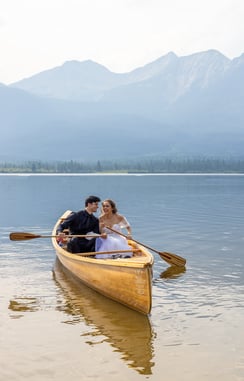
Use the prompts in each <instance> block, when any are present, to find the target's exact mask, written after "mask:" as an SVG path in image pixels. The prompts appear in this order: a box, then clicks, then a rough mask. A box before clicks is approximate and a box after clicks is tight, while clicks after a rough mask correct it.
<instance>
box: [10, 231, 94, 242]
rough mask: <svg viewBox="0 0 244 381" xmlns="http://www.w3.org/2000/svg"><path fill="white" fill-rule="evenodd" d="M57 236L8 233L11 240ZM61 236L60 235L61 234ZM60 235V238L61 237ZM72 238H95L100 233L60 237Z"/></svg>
mask: <svg viewBox="0 0 244 381" xmlns="http://www.w3.org/2000/svg"><path fill="white" fill-rule="evenodd" d="M53 237H54V238H55V237H56V238H58V237H60V236H59V235H39V234H32V233H22V232H15V233H10V234H9V238H10V239H11V241H25V240H28V239H34V238H53ZM61 237H62V236H61ZM61 237H60V238H61ZM71 237H72V238H73V237H78V238H95V237H100V234H94V235H84V234H77V235H65V236H64V237H62V238H71Z"/></svg>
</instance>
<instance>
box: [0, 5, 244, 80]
mask: <svg viewBox="0 0 244 381" xmlns="http://www.w3.org/2000/svg"><path fill="white" fill-rule="evenodd" d="M243 20H244V0H0V83H3V84H10V83H13V82H16V81H18V80H21V79H23V78H28V77H31V76H32V75H35V74H37V73H39V72H42V71H44V70H48V69H52V68H54V67H56V66H60V65H62V64H63V63H64V62H66V61H70V60H78V61H84V60H93V61H95V62H97V63H99V64H101V65H104V66H105V67H106V68H108V69H109V70H111V71H113V72H116V73H125V72H129V71H131V70H133V69H136V68H137V67H140V66H144V65H146V64H148V63H150V62H152V61H154V60H156V59H158V58H159V57H161V56H164V55H166V54H167V53H168V52H174V53H175V54H176V55H177V56H186V55H191V54H194V53H197V52H201V51H206V50H209V49H216V50H218V51H219V52H220V53H222V54H224V55H225V56H226V57H228V58H230V59H233V58H235V57H239V56H240V55H241V54H242V53H244V22H243Z"/></svg>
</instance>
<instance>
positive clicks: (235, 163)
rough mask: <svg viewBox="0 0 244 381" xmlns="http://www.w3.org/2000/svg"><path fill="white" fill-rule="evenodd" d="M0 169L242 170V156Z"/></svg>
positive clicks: (1, 169) (1, 167)
mask: <svg viewBox="0 0 244 381" xmlns="http://www.w3.org/2000/svg"><path fill="white" fill-rule="evenodd" d="M0 173H10V174H13V173H244V158H209V157H199V158H187V157H186V158H151V159H149V158H146V159H145V158H142V159H131V160H129V159H128V160H111V161H109V160H98V161H96V162H82V161H74V160H70V161H52V162H44V161H26V162H18V163H9V162H2V163H0Z"/></svg>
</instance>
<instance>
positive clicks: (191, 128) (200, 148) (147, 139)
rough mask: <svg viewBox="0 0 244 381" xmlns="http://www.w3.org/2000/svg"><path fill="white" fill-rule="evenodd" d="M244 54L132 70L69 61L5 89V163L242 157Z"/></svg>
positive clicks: (0, 91) (1, 117)
mask: <svg viewBox="0 0 244 381" xmlns="http://www.w3.org/2000/svg"><path fill="white" fill-rule="evenodd" d="M243 99H244V54H243V55H242V56H240V57H238V58H235V59H233V60H230V59H228V58H226V57H225V56H223V55H222V54H221V53H219V52H217V51H215V50H209V51H207V52H200V53H196V54H192V55H190V56H185V57H177V56H176V55H175V54H174V53H169V54H167V55H165V56H163V57H160V58H159V59H157V60H155V61H154V62H151V63H149V64H147V65H145V66H144V67H140V68H137V69H135V70H133V71H131V72H129V73H124V74H118V73H112V72H111V71H110V70H108V69H106V68H105V67H104V66H102V65H99V64H97V63H95V62H92V61H84V62H78V61H70V62H66V63H64V64H63V65H62V66H60V67H56V68H53V69H50V70H47V71H44V72H41V73H39V74H37V75H35V76H32V77H30V78H26V79H23V80H22V81H19V82H16V83H13V84H11V86H5V85H2V86H1V85H0V105H1V106H0V125H1V130H2V131H1V142H2V145H1V152H0V160H5V159H9V160H11V159H16V160H18V159H30V160H31V159H42V160H45V159H46V160H49V159H57V160H61V159H65V160H69V159H76V160H79V159H92V158H93V159H98V158H115V157H121V158H124V157H132V156H138V155H140V156H142V155H152V154H158V155H160V154H161V155H172V154H188V155H193V154H194V155H195V154H205V155H242V154H243V143H244V129H243V123H244V111H243V106H242V104H243Z"/></svg>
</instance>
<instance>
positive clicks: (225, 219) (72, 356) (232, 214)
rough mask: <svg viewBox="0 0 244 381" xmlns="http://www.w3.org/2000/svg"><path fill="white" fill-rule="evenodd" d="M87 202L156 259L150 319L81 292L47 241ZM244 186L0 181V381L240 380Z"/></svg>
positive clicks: (217, 179) (83, 179)
mask: <svg viewBox="0 0 244 381" xmlns="http://www.w3.org/2000/svg"><path fill="white" fill-rule="evenodd" d="M89 194H96V195H98V196H100V197H101V198H102V199H103V198H107V197H109V198H113V199H115V200H116V201H117V204H118V207H119V211H120V212H121V213H122V214H125V215H126V217H127V219H128V220H129V221H130V223H131V225H132V227H133V236H134V238H135V239H137V240H138V241H141V242H144V243H145V244H147V245H149V246H151V247H153V248H155V249H156V250H159V251H163V250H165V251H170V252H173V253H176V254H179V255H181V256H183V257H185V258H186V259H187V266H186V269H185V270H183V271H181V272H178V273H176V272H174V271H172V269H171V268H169V267H168V265H167V264H166V263H165V262H164V261H163V260H162V259H161V258H160V257H159V256H158V255H157V254H154V255H155V265H154V280H153V308H152V313H151V316H150V317H149V318H147V317H145V316H142V315H140V314H138V313H136V312H134V311H130V310H129V309H127V308H125V307H123V306H120V305H119V304H117V303H115V302H112V301H110V300H108V299H106V298H104V297H102V296H100V295H98V294H96V293H94V292H93V291H91V290H89V289H87V288H86V287H84V286H83V287H82V286H80V285H79V284H77V283H76V281H75V280H74V279H72V278H71V277H70V276H69V275H67V273H65V272H64V271H63V269H62V267H61V266H60V265H59V263H57V262H56V261H55V253H54V251H53V249H52V246H51V241H50V239H45V238H41V239H34V240H31V241H22V242H20V241H19V242H12V241H10V240H9V238H8V236H9V233H10V232H14V231H28V232H33V233H39V234H42V235H45V234H50V233H51V231H52V227H53V225H54V223H55V222H56V219H57V217H58V216H59V215H60V214H61V213H62V212H63V211H64V210H66V209H73V210H79V209H81V208H83V201H84V199H85V197H86V196H88V195H89ZM243 194H244V176H234V175H232V176H227V175H226V176H217V175H211V176H209V175H208V176H207V175H206V176H197V175H195V176H191V175H188V176H184V175H178V176H177V175H175V176H167V175H166V176H157V175H154V176H123V175H120V176H102V175H100V176H89V175H87V176H0V214H1V217H0V243H1V245H0V381H5V380H8V381H12V380H16V381H22V380H31V381H43V380H47V381H51V380H52V381H56V380H57V381H67V380H69V379H70V380H71V379H72V381H83V380H86V381H87V380H99V381H100V380H104V379H106V380H108V381H124V380H125V379H129V380H132V381H133V380H145V379H147V380H155V381H159V380H167V381H196V380H199V381H203V380H204V381H205V380H206V381H240V380H244V274H243V267H244V255H243V245H244V221H243V216H244V203H243Z"/></svg>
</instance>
